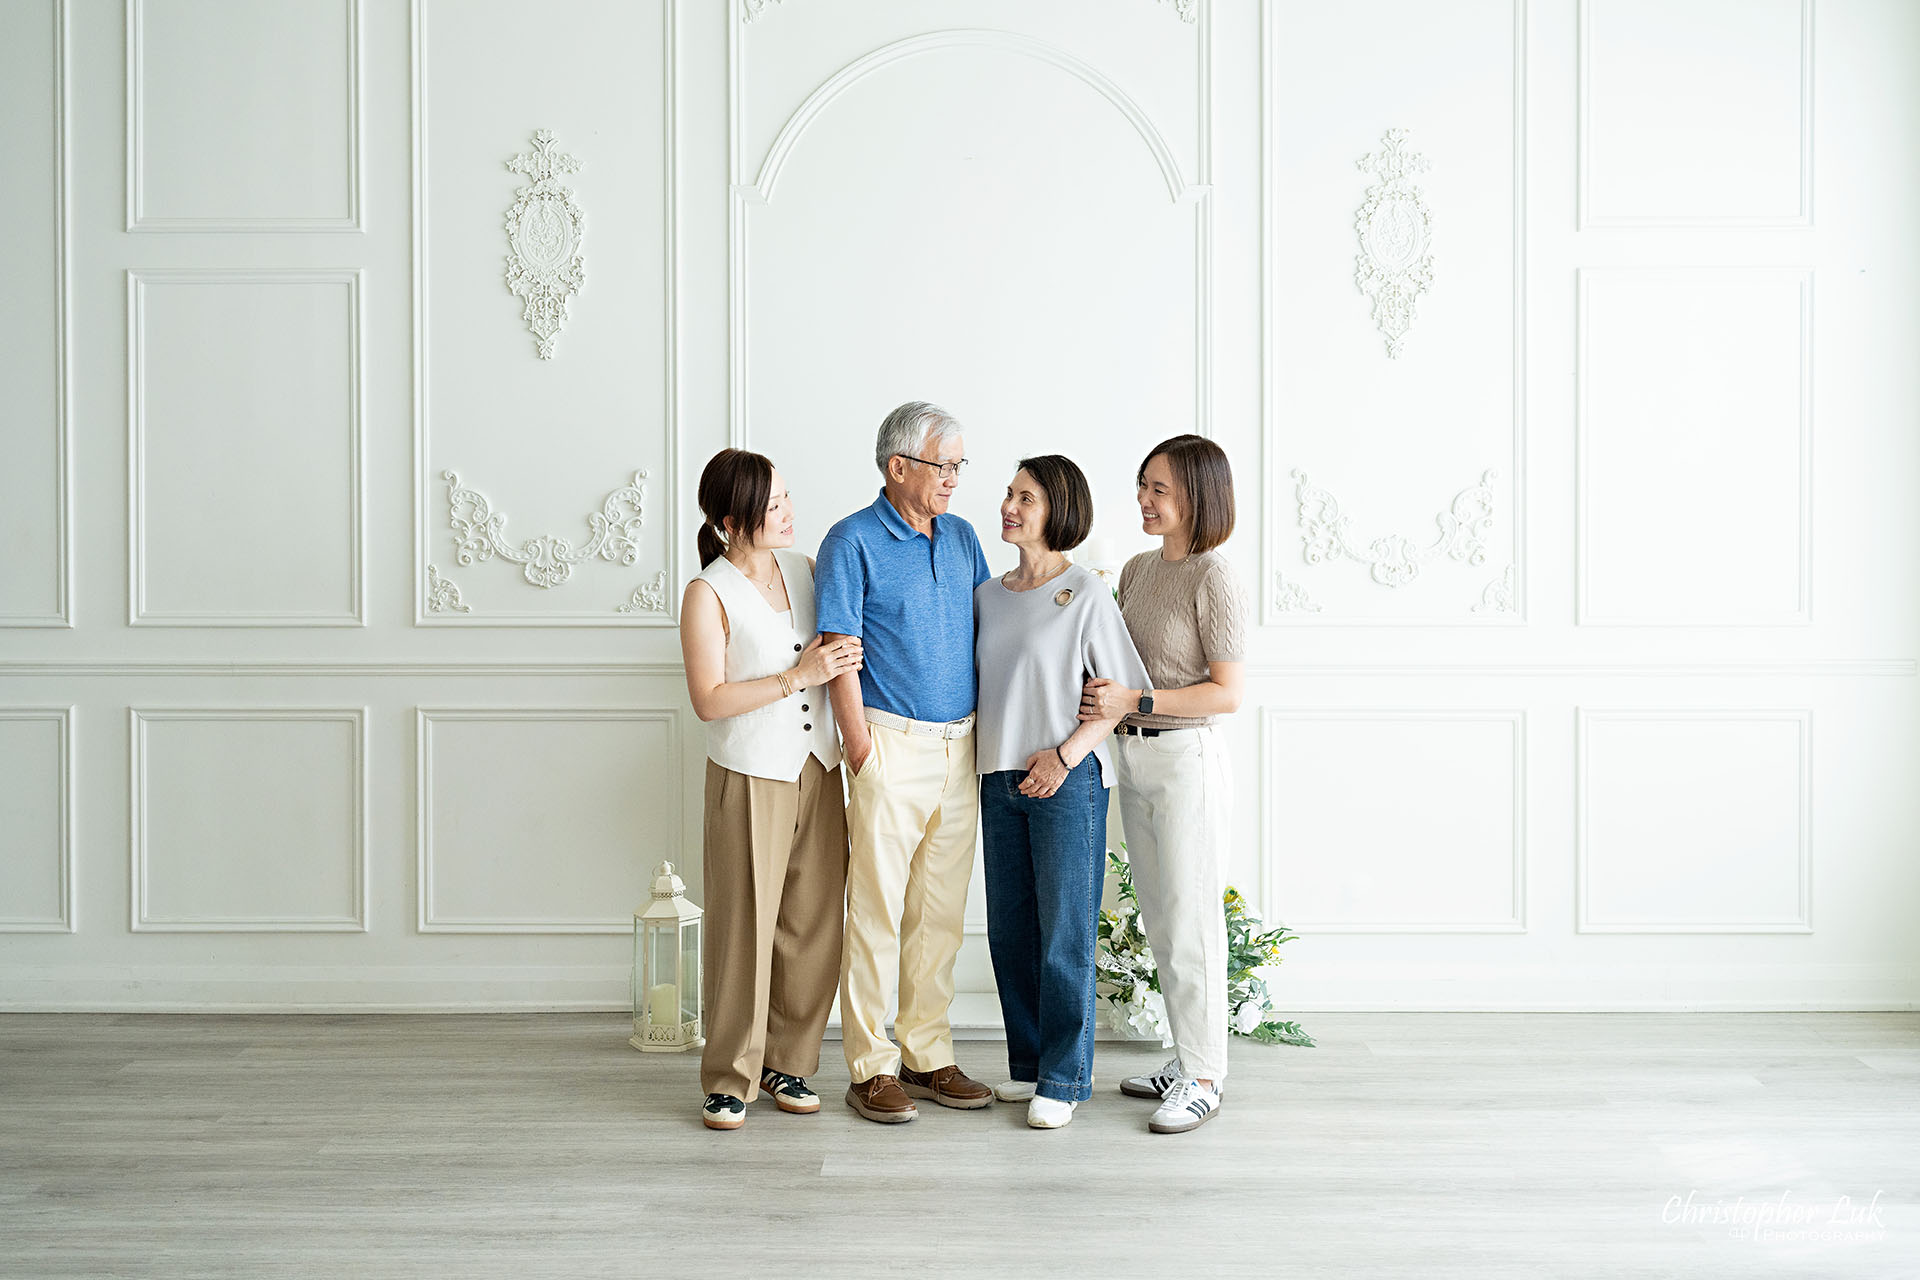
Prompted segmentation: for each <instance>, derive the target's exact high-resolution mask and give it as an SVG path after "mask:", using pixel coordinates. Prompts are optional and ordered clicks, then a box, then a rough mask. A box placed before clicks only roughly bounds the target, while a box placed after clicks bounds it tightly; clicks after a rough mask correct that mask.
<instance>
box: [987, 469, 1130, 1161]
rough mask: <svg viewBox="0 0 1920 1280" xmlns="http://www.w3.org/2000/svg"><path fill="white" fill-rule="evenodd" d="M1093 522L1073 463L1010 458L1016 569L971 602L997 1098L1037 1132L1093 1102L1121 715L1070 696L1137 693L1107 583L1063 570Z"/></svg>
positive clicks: (1006, 519) (1005, 536) (1010, 530)
mask: <svg viewBox="0 0 1920 1280" xmlns="http://www.w3.org/2000/svg"><path fill="white" fill-rule="evenodd" d="M1092 523H1093V497H1092V495H1091V493H1089V491H1088V489H1087V480H1086V477H1085V476H1084V475H1082V474H1081V473H1080V468H1078V467H1076V466H1075V465H1074V464H1073V463H1072V462H1070V461H1069V460H1067V459H1066V458H1063V457H1060V456H1059V455H1057V454H1050V455H1047V456H1044V457H1038V458H1027V459H1024V460H1023V461H1022V462H1021V463H1020V469H1019V471H1017V472H1016V473H1015V474H1014V477H1013V482H1012V483H1011V484H1009V485H1008V486H1007V496H1006V498H1005V500H1004V501H1002V502H1001V504H1000V540H1001V541H1002V542H1006V543H1010V544H1011V545H1012V546H1013V547H1014V549H1015V550H1017V551H1018V552H1019V553H1020V563H1019V566H1018V567H1017V568H1015V569H1014V570H1013V571H1012V572H1010V573H1006V574H1003V575H1001V576H1000V577H998V578H993V579H989V580H988V581H986V582H983V583H981V584H980V586H979V587H978V588H977V589H976V590H975V592H974V603H975V614H976V616H977V619H978V624H977V625H978V635H977V636H976V638H975V641H974V666H975V671H976V674H977V677H978V680H979V685H980V711H979V723H978V726H977V729H976V732H975V743H976V746H975V767H976V769H978V771H979V773H980V827H981V833H982V837H983V846H984V850H985V860H986V873H987V941H988V947H989V950H990V951H991V953H992V956H993V972H994V980H995V982H996V983H997V984H998V986H999V988H1000V1008H1001V1012H1002V1014H1003V1015H1004V1017H1005V1019H1006V1028H1007V1066H1008V1069H1009V1074H1010V1075H1011V1076H1012V1079H1011V1080H1009V1081H1007V1083H1005V1084H1002V1085H1001V1086H999V1088H998V1089H997V1090H995V1092H996V1093H997V1094H998V1095H999V1096H1000V1097H1001V1098H1002V1099H1003V1100H1005V1101H1008V1102H1014V1101H1020V1100H1027V1123H1028V1124H1029V1125H1032V1126H1033V1127H1034V1128H1036V1129H1057V1128H1059V1127H1060V1126H1062V1125H1064V1124H1066V1123H1068V1122H1069V1121H1070V1120H1072V1119H1073V1111H1074V1107H1075V1106H1076V1105H1077V1104H1078V1103H1079V1102H1081V1101H1082V1100H1083V1099H1085V1098H1088V1097H1090V1096H1092V1091H1093V1031H1094V1004H1095V1001H1094V942H1095V939H1096V937H1097V922H1098V918H1099V913H1100V889H1101V884H1102V881H1103V879H1104V876H1105V872H1106V831H1107V788H1108V787H1110V786H1112V785H1113V782H1114V771H1113V760H1112V756H1111V752H1110V749H1109V747H1108V745H1107V740H1108V738H1109V736H1110V735H1111V731H1112V728H1113V726H1114V724H1115V723H1116V722H1117V721H1118V720H1119V713H1118V712H1116V713H1115V714H1114V715H1113V717H1112V718H1110V719H1105V720H1087V721H1084V722H1083V721H1081V720H1080V719H1079V718H1078V713H1079V704H1080V697H1081V685H1082V682H1083V681H1084V680H1085V679H1086V678H1087V677H1088V676H1090V675H1091V676H1098V677H1101V678H1104V679H1110V680H1114V681H1116V682H1118V683H1120V684H1122V685H1141V684H1145V683H1146V669H1145V668H1144V667H1143V666H1142V664H1141V662H1140V657H1139V655H1138V654H1137V653H1135V652H1134V647H1133V642H1132V641H1131V640H1130V639H1128V637H1127V628H1126V624H1125V622H1124V621H1122V619H1121V616H1120V610H1119V609H1118V608H1117V607H1116V606H1115V605H1114V602H1113V597H1112V596H1111V595H1109V594H1108V592H1107V587H1106V584H1105V583H1103V582H1102V581H1101V580H1100V578H1099V577H1098V576H1097V575H1095V574H1094V573H1093V572H1092V571H1091V570H1089V569H1084V568H1081V567H1079V566H1076V565H1075V564H1073V563H1072V562H1071V561H1069V560H1068V559H1067V556H1066V552H1067V551H1069V550H1071V549H1072V548H1074V547H1077V546H1079V545H1080V543H1081V542H1082V541H1084V540H1085V539H1086V536H1087V531H1088V529H1089V527H1090V526H1091V525H1092Z"/></svg>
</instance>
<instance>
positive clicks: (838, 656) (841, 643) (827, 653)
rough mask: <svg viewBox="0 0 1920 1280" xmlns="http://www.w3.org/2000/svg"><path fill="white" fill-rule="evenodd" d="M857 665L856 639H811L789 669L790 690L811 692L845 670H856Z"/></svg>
mask: <svg viewBox="0 0 1920 1280" xmlns="http://www.w3.org/2000/svg"><path fill="white" fill-rule="evenodd" d="M860 666H861V656H860V637H859V636H835V637H834V638H833V639H832V640H828V639H827V638H826V637H825V636H815V637H814V638H813V643H811V644H809V645H808V646H807V647H806V650H805V651H804V652H803V653H801V655H800V662H799V664H798V665H797V666H795V667H794V669H793V675H792V677H791V678H792V680H793V687H794V688H795V689H811V688H812V687H814V686H815V685H822V684H825V683H827V682H828V681H829V680H832V679H833V678H834V677H836V676H839V675H843V674H844V673H846V672H848V671H858V670H859V669H860Z"/></svg>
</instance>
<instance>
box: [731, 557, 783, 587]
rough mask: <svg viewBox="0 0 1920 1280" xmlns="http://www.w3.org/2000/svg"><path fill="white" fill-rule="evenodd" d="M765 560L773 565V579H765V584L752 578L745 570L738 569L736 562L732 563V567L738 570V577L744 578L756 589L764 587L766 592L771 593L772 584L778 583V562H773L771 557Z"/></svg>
mask: <svg viewBox="0 0 1920 1280" xmlns="http://www.w3.org/2000/svg"><path fill="white" fill-rule="evenodd" d="M767 559H768V561H769V562H770V563H772V564H773V577H771V578H769V579H767V581H765V582H762V581H760V579H758V578H756V577H754V576H753V575H752V574H750V573H748V572H747V571H746V570H745V569H740V565H739V563H738V562H737V561H736V562H735V563H734V566H733V567H734V568H736V569H740V576H741V577H743V578H745V579H746V580H747V581H748V582H751V583H753V584H754V585H755V586H756V587H765V588H766V589H767V590H769V591H772V590H773V589H774V583H776V582H778V581H780V564H779V562H778V561H776V560H774V559H773V557H772V556H768V557H767Z"/></svg>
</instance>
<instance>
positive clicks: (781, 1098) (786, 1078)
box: [760, 1067, 820, 1115]
mask: <svg viewBox="0 0 1920 1280" xmlns="http://www.w3.org/2000/svg"><path fill="white" fill-rule="evenodd" d="M760 1091H761V1092H762V1093H764V1094H766V1095H767V1096H768V1097H770V1098H772V1099H773V1103H774V1105H775V1106H777V1107H779V1108H780V1109H781V1110H782V1111H791V1112H793V1113H795V1114H796V1115H811V1114H812V1113H814V1112H815V1111H818V1110H819V1109H820V1095H819V1094H817V1093H815V1092H814V1091H813V1090H811V1089H809V1088H807V1082H806V1081H805V1080H803V1079H801V1078H800V1077H799V1076H790V1075H788V1074H787V1073H786V1072H784V1071H775V1070H774V1069H773V1068H771V1067H769V1068H767V1069H766V1070H765V1071H762V1072H761V1073H760Z"/></svg>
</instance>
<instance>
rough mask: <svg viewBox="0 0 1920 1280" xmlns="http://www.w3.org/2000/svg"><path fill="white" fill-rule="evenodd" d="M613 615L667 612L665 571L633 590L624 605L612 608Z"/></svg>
mask: <svg viewBox="0 0 1920 1280" xmlns="http://www.w3.org/2000/svg"><path fill="white" fill-rule="evenodd" d="M613 611H614V612H615V613H665V612H666V611H667V571H666V570H665V569H662V570H661V571H660V572H658V573H656V574H654V575H653V581H652V582H643V583H641V584H640V585H639V586H637V587H635V588H634V589H633V594H632V595H631V596H628V597H627V602H626V603H625V604H617V605H615V606H613Z"/></svg>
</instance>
